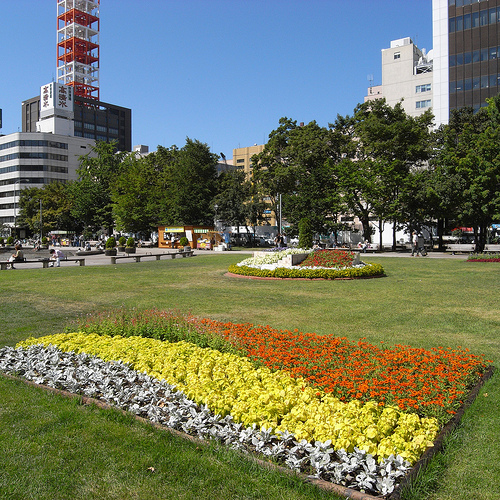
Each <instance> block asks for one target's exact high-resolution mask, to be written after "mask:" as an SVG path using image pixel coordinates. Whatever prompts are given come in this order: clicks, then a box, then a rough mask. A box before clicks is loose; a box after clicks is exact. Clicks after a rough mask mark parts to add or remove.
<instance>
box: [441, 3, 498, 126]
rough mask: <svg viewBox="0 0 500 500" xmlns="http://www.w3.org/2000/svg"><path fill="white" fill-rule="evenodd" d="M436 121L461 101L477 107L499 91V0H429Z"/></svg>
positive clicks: (461, 105)
mask: <svg viewBox="0 0 500 500" xmlns="http://www.w3.org/2000/svg"><path fill="white" fill-rule="evenodd" d="M432 23H433V26H432V29H433V44H434V47H433V51H434V82H433V85H434V89H433V93H434V104H433V112H434V115H435V117H436V123H437V124H438V125H439V124H442V123H448V120H449V116H450V112H451V111H452V110H453V109H458V108H461V107H464V106H467V107H472V108H473V109H474V110H475V111H477V110H479V109H480V108H481V107H483V106H486V105H487V103H486V99H487V98H489V97H493V96H495V95H497V94H498V92H499V91H500V75H499V73H500V68H499V64H498V61H499V46H500V0H433V1H432Z"/></svg>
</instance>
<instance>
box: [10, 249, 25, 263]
mask: <svg viewBox="0 0 500 500" xmlns="http://www.w3.org/2000/svg"><path fill="white" fill-rule="evenodd" d="M14 250H15V252H14V253H13V254H12V255H11V256H10V257H9V262H10V268H11V269H15V267H14V262H23V260H24V254H23V251H22V247H21V245H19V244H18V245H15V246H14Z"/></svg>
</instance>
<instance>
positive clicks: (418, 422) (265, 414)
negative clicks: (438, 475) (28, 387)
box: [18, 333, 438, 464]
mask: <svg viewBox="0 0 500 500" xmlns="http://www.w3.org/2000/svg"><path fill="white" fill-rule="evenodd" d="M35 344H43V345H45V346H47V345H49V344H52V345H55V346H57V347H58V348H59V349H61V350H62V351H74V352H76V353H81V352H85V353H87V354H90V355H95V356H97V357H99V358H101V359H103V360H105V361H113V360H114V361H119V360H121V361H123V362H125V363H128V364H130V365H131V366H132V368H133V369H135V370H137V371H141V372H144V373H146V374H148V375H150V376H151V377H155V378H158V379H163V380H165V381H166V382H168V383H169V384H171V385H175V386H176V387H177V388H178V389H179V390H180V391H182V392H183V393H185V394H186V395H187V396H188V397H189V398H190V399H192V400H193V401H195V402H196V403H198V404H205V405H207V406H208V407H209V408H210V410H211V411H213V412H214V413H218V414H220V415H222V416H226V415H229V414H230V415H231V416H232V417H233V419H234V420H235V421H236V422H241V423H242V424H244V425H246V426H251V425H252V424H256V425H257V426H258V427H259V428H262V427H265V428H267V429H269V428H273V429H274V430H275V431H285V430H287V431H289V432H291V433H293V434H294V435H295V437H296V438H297V439H298V440H300V439H306V440H307V441H311V442H314V441H327V440H331V442H332V446H333V447H334V448H335V449H337V450H339V449H341V448H343V449H345V450H346V451H348V452H352V451H353V450H354V447H357V448H360V449H363V450H365V451H366V452H368V453H371V454H372V455H374V456H377V457H378V458H379V460H382V459H383V458H385V457H388V456H389V455H391V454H399V455H401V456H402V457H403V458H406V459H407V460H408V461H409V462H410V463H412V464H413V463H415V462H416V461H417V460H418V458H419V457H420V456H421V455H422V453H423V452H424V451H425V450H426V448H427V447H428V446H432V442H433V440H434V439H435V437H436V435H437V432H438V423H437V420H436V419H433V418H419V417H418V416H417V415H415V414H406V413H404V412H402V411H401V410H399V409H398V408H395V407H384V406H379V405H378V403H376V402H375V401H369V402H367V403H362V402H360V401H357V400H354V401H351V402H349V403H343V402H341V401H340V400H339V399H337V398H334V397H332V396H331V395H328V394H324V393H321V392H319V391H318V390H317V389H314V388H313V387H311V386H308V385H307V384H306V383H305V382H304V380H303V379H294V378H292V377H290V375H289V374H288V373H286V372H284V371H277V372H272V371H271V370H269V369H268V368H266V367H261V368H256V367H255V366H254V365H252V363H251V362H250V361H249V360H247V359H245V358H242V357H239V356H235V355H233V354H229V353H221V352H219V351H216V350H213V349H207V348H200V347H197V346H195V345H194V344H190V343H188V342H177V343H169V342H164V341H159V340H155V339H149V338H143V337H120V336H117V337H109V336H104V335H103V336H100V335H96V334H84V333H61V334H55V335H49V336H46V337H41V338H38V339H35V338H29V339H27V340H26V341H24V342H20V343H19V344H18V347H28V346H30V345H35Z"/></svg>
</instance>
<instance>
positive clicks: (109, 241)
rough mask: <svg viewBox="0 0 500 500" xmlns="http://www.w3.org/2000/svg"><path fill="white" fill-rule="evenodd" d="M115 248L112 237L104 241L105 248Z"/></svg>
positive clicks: (114, 241)
mask: <svg viewBox="0 0 500 500" xmlns="http://www.w3.org/2000/svg"><path fill="white" fill-rule="evenodd" d="M115 247H116V239H115V237H114V236H111V237H109V238H108V239H107V240H106V248H115Z"/></svg>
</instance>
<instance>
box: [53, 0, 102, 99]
mask: <svg viewBox="0 0 500 500" xmlns="http://www.w3.org/2000/svg"><path fill="white" fill-rule="evenodd" d="M99 5H100V0H57V81H58V82H59V83H63V84H65V85H70V86H72V87H73V88H74V94H75V97H78V96H81V97H86V98H88V99H95V100H99Z"/></svg>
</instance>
